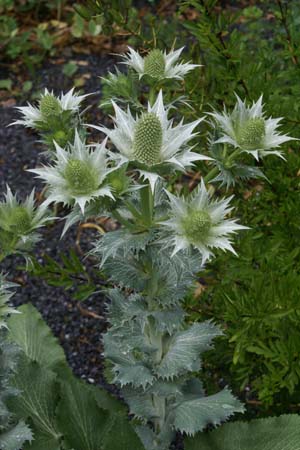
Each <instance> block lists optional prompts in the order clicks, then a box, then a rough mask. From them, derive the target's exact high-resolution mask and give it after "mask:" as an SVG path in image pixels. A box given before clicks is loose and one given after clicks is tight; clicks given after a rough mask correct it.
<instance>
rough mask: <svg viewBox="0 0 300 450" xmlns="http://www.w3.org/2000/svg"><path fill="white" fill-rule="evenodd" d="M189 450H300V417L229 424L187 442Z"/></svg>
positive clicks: (271, 418) (289, 416)
mask: <svg viewBox="0 0 300 450" xmlns="http://www.w3.org/2000/svg"><path fill="white" fill-rule="evenodd" d="M185 449H186V450H200V449H201V450H212V449H213V450H235V449H241V450H299V449H300V416H299V415H297V414H291V415H284V416H280V417H270V418H268V419H257V420H252V421H251V422H249V423H246V422H245V423H244V422H235V423H229V424H226V425H224V426H222V427H220V428H218V429H217V430H214V431H212V432H210V433H201V434H198V435H197V436H195V437H194V438H188V439H186V441H185Z"/></svg>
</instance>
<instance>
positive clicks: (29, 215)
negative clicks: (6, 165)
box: [0, 186, 53, 257]
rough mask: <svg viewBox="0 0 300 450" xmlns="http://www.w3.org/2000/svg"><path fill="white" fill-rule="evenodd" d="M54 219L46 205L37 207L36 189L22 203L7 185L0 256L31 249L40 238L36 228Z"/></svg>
mask: <svg viewBox="0 0 300 450" xmlns="http://www.w3.org/2000/svg"><path fill="white" fill-rule="evenodd" d="M52 219H53V217H51V216H50V214H49V212H48V211H47V209H46V207H45V205H41V206H39V207H35V205H34V190H33V191H32V192H31V194H30V195H29V196H28V197H27V198H26V200H25V201H24V202H23V203H20V202H19V201H18V200H17V197H16V195H13V194H12V192H11V190H10V188H9V186H7V192H6V194H5V201H3V202H0V257H1V256H2V257H4V256H6V255H8V254H11V253H15V252H22V251H24V252H26V251H28V250H30V249H31V248H32V247H33V245H34V244H35V243H36V242H37V241H38V240H39V234H38V233H37V232H36V230H37V229H38V228H40V227H42V226H43V225H44V224H45V223H46V222H47V221H49V220H52Z"/></svg>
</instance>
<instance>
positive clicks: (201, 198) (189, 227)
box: [161, 180, 247, 263]
mask: <svg viewBox="0 0 300 450" xmlns="http://www.w3.org/2000/svg"><path fill="white" fill-rule="evenodd" d="M167 194H168V197H169V200H170V206H171V217H170V219H168V220H166V221H164V222H162V223H161V224H162V225H163V226H164V227H166V228H167V229H169V230H171V231H172V234H171V236H168V237H167V238H166V241H167V242H168V243H169V239H171V240H172V241H173V245H174V250H173V255H175V254H176V253H177V252H179V251H180V250H187V249H189V248H191V247H193V248H195V249H197V250H198V251H199V252H200V253H201V255H202V262H203V263H204V262H205V261H206V260H208V259H209V258H210V257H211V256H212V255H213V253H212V249H213V248H220V249H222V250H224V251H225V250H229V251H231V252H232V253H234V254H236V253H235V250H234V249H233V247H232V245H231V240H230V238H229V235H230V234H232V233H235V232H236V231H237V230H243V229H247V227H244V226H243V225H239V224H238V223H236V222H237V221H236V219H226V218H225V217H226V216H227V215H228V214H229V213H230V212H231V210H232V209H233V208H232V207H229V203H230V201H231V199H232V197H229V198H227V199H223V200H219V201H216V200H212V199H211V196H210V194H209V192H208V191H207V190H206V187H205V184H204V182H203V180H202V181H201V184H200V185H199V187H198V188H197V189H196V190H195V191H194V192H193V193H192V194H191V196H190V198H188V199H184V198H180V197H176V196H174V195H173V194H171V193H169V192H167Z"/></svg>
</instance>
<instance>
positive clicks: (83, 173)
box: [64, 159, 98, 195]
mask: <svg viewBox="0 0 300 450" xmlns="http://www.w3.org/2000/svg"><path fill="white" fill-rule="evenodd" d="M64 176H65V179H66V180H67V182H68V185H69V187H70V189H71V190H72V191H73V192H74V194H75V195H88V194H90V193H91V192H93V191H94V190H96V189H97V187H98V186H97V184H98V183H97V177H95V174H94V173H93V171H92V170H91V168H90V167H89V165H88V164H87V163H86V162H85V161H81V160H79V159H71V160H70V161H69V162H68V164H67V167H66V169H65V173H64Z"/></svg>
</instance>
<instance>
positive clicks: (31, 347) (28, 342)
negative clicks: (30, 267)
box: [8, 304, 66, 368]
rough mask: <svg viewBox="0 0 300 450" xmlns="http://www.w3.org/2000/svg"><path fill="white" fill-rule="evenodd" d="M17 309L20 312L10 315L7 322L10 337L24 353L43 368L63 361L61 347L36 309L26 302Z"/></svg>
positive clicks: (63, 356)
mask: <svg viewBox="0 0 300 450" xmlns="http://www.w3.org/2000/svg"><path fill="white" fill-rule="evenodd" d="M18 311H20V312H21V313H22V314H18V315H14V316H12V317H11V318H10V319H9V321H8V324H9V329H10V336H11V339H12V340H13V341H14V342H16V344H18V345H19V347H21V349H22V350H23V352H24V353H25V355H26V356H27V357H28V358H29V359H30V360H31V361H36V362H37V363H38V364H40V365H41V366H42V367H43V368H54V367H55V366H56V365H58V364H60V363H65V361H66V360H65V355H64V352H63V349H62V348H61V347H60V345H59V344H58V341H57V339H56V338H55V337H54V336H53V335H52V333H51V330H50V328H49V327H48V325H47V324H46V323H45V322H44V321H43V319H42V316H41V315H40V313H39V312H38V311H37V309H36V308H35V307H34V306H33V305H31V304H27V305H22V306H20V308H18Z"/></svg>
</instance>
